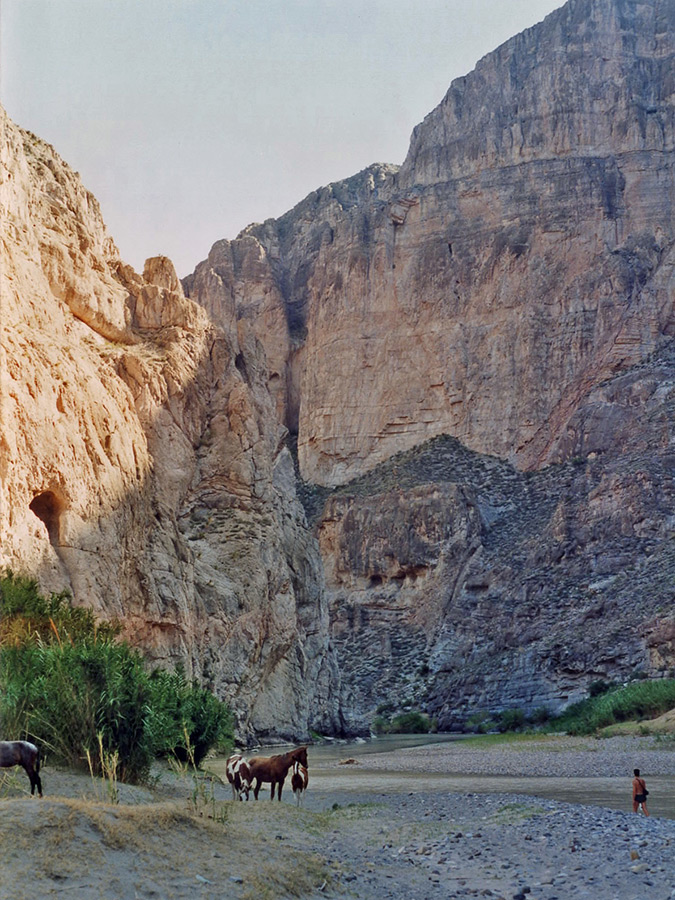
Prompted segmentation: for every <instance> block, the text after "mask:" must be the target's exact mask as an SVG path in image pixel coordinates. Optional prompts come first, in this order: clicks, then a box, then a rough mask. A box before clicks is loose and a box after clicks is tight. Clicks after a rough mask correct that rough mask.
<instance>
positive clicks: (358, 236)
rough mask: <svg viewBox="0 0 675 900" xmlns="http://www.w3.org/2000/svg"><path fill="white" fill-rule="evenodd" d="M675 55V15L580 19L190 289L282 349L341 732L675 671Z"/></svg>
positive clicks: (227, 248)
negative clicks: (338, 678)
mask: <svg viewBox="0 0 675 900" xmlns="http://www.w3.org/2000/svg"><path fill="white" fill-rule="evenodd" d="M674 51H675V2H674V0H658V2H657V0H570V2H568V3H567V4H566V5H565V6H564V7H562V8H561V9H559V10H557V11H556V12H554V13H552V14H551V15H550V16H548V17H547V18H546V19H545V20H544V22H542V23H541V24H540V25H538V26H536V27H534V28H531V29H529V30H528V31H526V32H524V33H523V34H520V35H518V36H517V37H514V38H513V39H512V40H510V41H508V42H507V43H506V44H504V45H503V46H502V47H500V48H498V49H497V50H496V51H495V52H494V53H491V54H489V55H488V56H486V57H485V58H484V59H482V60H481V61H480V62H479V63H478V65H477V66H476V68H475V70H474V71H473V72H471V73H470V74H468V75H467V76H466V77H464V78H460V79H458V80H456V81H455V82H453V84H452V85H451V86H450V89H449V91H448V93H447V95H446V96H445V98H444V99H443V100H442V102H441V103H440V105H439V106H438V107H437V108H436V109H435V110H434V111H433V112H432V113H430V115H429V116H427V118H426V119H425V120H424V122H422V123H421V124H420V125H419V126H418V127H417V128H416V129H415V131H414V133H413V135H412V139H411V144H410V150H409V153H408V156H407V158H406V160H405V162H404V164H403V166H402V167H401V168H400V169H397V168H395V167H391V166H382V165H375V166H372V167H370V168H369V169H366V170H364V171H363V172H361V173H360V174H358V175H356V176H354V177H353V178H351V179H347V180H346V181H343V182H339V183H336V184H332V185H329V186H328V187H325V188H321V189H320V190H317V191H316V192H314V193H313V194H311V195H310V196H309V197H307V198H306V199H305V200H304V201H302V202H301V203H300V204H298V206H296V207H295V208H294V209H293V210H291V211H290V212H289V213H287V214H286V215H284V216H282V217H281V218H280V219H278V220H270V221H267V222H265V223H264V224H262V225H254V226H251V227H249V228H248V229H246V231H245V232H243V233H242V235H240V237H239V238H238V239H237V240H235V241H232V242H228V241H221V242H219V243H218V244H216V245H215V246H214V248H213V249H212V251H211V253H210V255H209V257H208V259H207V260H205V261H204V263H202V264H201V265H200V266H198V267H197V270H196V271H195V273H194V275H193V276H191V277H190V278H189V279H188V280H187V281H186V289H187V290H188V292H189V294H190V296H193V297H194V298H195V299H196V300H198V302H200V303H201V304H202V305H203V306H204V307H205V308H206V309H208V310H209V312H210V313H211V314H212V315H213V316H214V317H215V318H216V320H219V319H227V318H228V317H229V316H241V317H242V318H244V319H246V321H248V322H250V323H251V327H252V328H253V330H254V331H255V333H256V334H257V336H258V338H259V340H260V342H261V343H262V345H263V346H264V347H265V352H266V356H267V360H268V385H269V388H270V391H271V392H272V394H273V396H274V398H275V401H276V406H277V410H278V414H279V416H280V418H281V420H282V421H283V422H284V423H285V424H286V426H287V427H288V428H289V430H290V431H291V432H292V433H295V434H297V447H298V462H299V471H300V474H301V476H302V478H303V479H304V481H305V482H306V483H307V486H308V487H307V491H306V496H307V497H309V498H310V500H311V506H312V508H315V509H316V511H317V516H316V520H315V525H316V529H317V534H318V535H319V539H320V543H321V549H322V556H323V560H324V565H325V569H326V578H327V585H328V589H329V593H330V597H331V623H332V634H333V640H334V644H335V647H336V649H337V652H338V655H339V659H340V665H341V671H342V674H343V695H342V703H343V713H344V715H345V716H346V717H347V719H348V720H349V721H352V722H358V723H359V724H360V725H362V726H363V727H365V726H366V725H367V723H368V722H369V721H371V720H372V717H373V714H374V711H375V709H376V708H377V706H378V705H379V704H381V703H382V702H384V701H388V700H392V699H394V700H395V701H396V702H397V703H398V704H399V705H400V706H402V705H404V703H405V701H406V700H410V699H413V700H415V702H417V703H420V702H422V703H423V704H424V705H426V707H427V708H428V709H429V711H430V712H432V713H434V714H436V715H438V716H439V719H440V721H441V723H442V724H445V725H450V724H453V723H454V722H455V721H457V720H459V719H461V717H462V714H466V712H467V710H469V709H470V708H472V707H475V706H476V705H483V706H486V707H492V708H497V707H499V705H500V704H506V705H508V704H511V705H522V706H525V707H527V708H530V709H531V708H534V707H536V706H537V705H543V704H548V705H551V706H560V705H561V704H562V703H564V702H566V701H567V700H569V699H573V698H575V697H577V696H580V695H581V694H582V693H583V690H584V688H585V686H586V685H587V684H588V682H589V681H590V680H592V679H593V678H614V677H627V676H629V675H630V674H631V673H632V672H634V671H635V670H643V671H646V672H650V673H652V674H664V673H666V672H668V671H669V670H670V669H671V668H673V667H674V666H675V655H674V651H675V647H674V646H673V634H675V609H674V607H675V572H674V570H673V563H672V559H673V524H672V523H673V514H674V512H675V510H674V509H673V492H672V459H673V456H672V453H673V426H672V422H673V416H672V385H673V358H672V345H673V337H674V336H675V313H674V307H673V302H674V298H675V274H674V269H673V266H674V263H675V227H674V226H675V221H674V214H673V210H674V209H675V204H674V202H673V201H674V200H675V177H674V165H675V152H674V151H675V146H674V144H675V63H674V56H673V54H674ZM440 435H450V436H452V437H453V438H454V439H455V440H456V441H458V443H453V444H451V445H450V447H449V448H448V447H447V446H446V445H445V444H441V445H438V444H436V443H434V442H433V440H432V443H431V444H429V445H428V447H427V450H425V453H427V452H428V454H430V459H431V460H432V461H433V465H431V464H430V465H429V466H427V465H426V464H425V466H423V467H422V469H421V471H420V470H419V469H418V468H416V467H415V465H413V463H412V462H411V461H410V459H409V458H408V457H407V456H406V455H405V453H404V456H403V457H401V458H400V459H399V457H396V459H399V462H398V463H397V464H396V466H395V468H396V470H397V472H398V473H399V474H395V473H394V474H393V473H392V468H391V466H392V464H390V463H388V462H387V460H389V459H390V458H391V457H392V455H393V454H397V453H401V452H404V451H409V452H410V453H412V454H413V457H412V459H416V457H415V451H414V450H413V449H412V448H415V447H419V446H421V445H423V444H425V442H428V441H429V440H430V439H433V438H434V437H435V436H440ZM439 446H440V449H439ZM453 448H454V449H453ZM436 453H440V458H439V459H437V458H436V457H435V455H434V454H436ZM467 453H469V456H468V457H467V456H466V454H467ZM472 454H473V455H472ZM425 458H426V457H425ZM467 460H470V461H471V464H469V462H468V461H467ZM586 460H588V462H584V465H583V466H582V465H580V464H581V462H582V461H586ZM551 464H554V467H553V468H552V469H549V468H547V467H549V466H551ZM410 466H412V470H411V469H410ZM486 467H487V470H489V471H490V472H491V473H492V476H494V477H492V479H487V480H486V478H485V477H484V470H485V469H486ZM427 468H430V469H431V471H432V472H433V473H434V474H433V477H432V476H431V475H430V476H429V479H428V480H425V478H424V477H423V474H424V471H426V469H427ZM401 472H406V473H407V475H406V478H407V482H406V486H404V485H403V482H402V481H401V477H400V473H401ZM383 473H385V474H386V473H388V475H387V477H385V475H384V474H383ZM526 473H530V474H526ZM311 485H314V486H315V487H314V488H311ZM316 486H325V487H327V488H333V489H335V493H334V494H333V495H332V496H330V495H327V494H326V493H325V492H323V493H322V492H321V491H320V490H319V489H318V488H317V487H316ZM507 487H508V490H507ZM380 488H382V489H381V490H380ZM317 497H328V499H327V500H326V501H325V505H324V506H321V504H320V503H319V502H318V500H317Z"/></svg>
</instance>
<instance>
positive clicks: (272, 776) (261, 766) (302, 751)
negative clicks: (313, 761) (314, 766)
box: [248, 747, 307, 800]
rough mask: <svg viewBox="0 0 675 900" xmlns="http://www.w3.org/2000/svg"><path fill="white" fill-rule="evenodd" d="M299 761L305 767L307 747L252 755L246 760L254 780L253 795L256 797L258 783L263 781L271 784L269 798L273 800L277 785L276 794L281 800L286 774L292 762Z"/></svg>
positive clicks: (258, 787) (258, 789) (258, 788)
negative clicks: (270, 754) (275, 754)
mask: <svg viewBox="0 0 675 900" xmlns="http://www.w3.org/2000/svg"><path fill="white" fill-rule="evenodd" d="M295 762H300V763H302V764H303V766H304V767H305V768H307V747H296V748H295V750H290V751H289V752H288V753H282V754H280V755H279V756H253V757H251V759H249V761H248V767H249V770H250V772H251V780H255V787H254V788H253V796H254V797H255V799H256V800H257V799H258V792H259V791H260V785H261V784H262V783H263V782H269V784H271V786H272V788H271V790H272V793H271V796H270V800H274V788H275V787H277V786H278V791H277V796H278V798H279V800H281V789H282V788H283V786H284V781H285V780H286V775H287V774H288V770H289V769H290V768H291V766H292V765H293V763H295Z"/></svg>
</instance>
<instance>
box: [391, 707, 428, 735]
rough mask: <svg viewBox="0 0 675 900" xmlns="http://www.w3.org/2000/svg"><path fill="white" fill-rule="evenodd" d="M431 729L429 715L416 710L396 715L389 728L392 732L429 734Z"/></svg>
mask: <svg viewBox="0 0 675 900" xmlns="http://www.w3.org/2000/svg"><path fill="white" fill-rule="evenodd" d="M430 730H431V721H430V719H429V716H425V715H424V713H421V712H414V711H412V712H406V713H402V714H401V715H400V716H394V718H393V719H392V721H391V725H390V728H389V731H390V733H391V734H428V733H429V731H430Z"/></svg>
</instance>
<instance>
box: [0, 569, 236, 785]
mask: <svg viewBox="0 0 675 900" xmlns="http://www.w3.org/2000/svg"><path fill="white" fill-rule="evenodd" d="M120 632H121V626H120V625H119V624H118V623H116V622H105V621H100V620H98V619H97V618H96V616H95V615H94V613H93V612H92V611H91V610H90V609H87V608H83V607H76V606H72V605H71V602H70V596H69V595H68V593H66V592H63V593H59V594H54V593H52V594H50V595H49V596H44V595H42V594H41V593H40V591H39V589H38V585H37V582H35V581H34V580H33V579H30V578H26V577H23V576H18V575H15V574H13V573H12V572H6V573H5V574H4V575H3V576H2V577H1V578H0V733H2V735H3V737H5V738H7V739H19V738H25V739H28V740H31V741H33V742H34V743H36V744H37V745H38V746H39V747H40V748H41V751H42V752H43V753H44V752H46V753H47V754H48V755H49V757H50V759H53V760H54V761H55V762H57V763H60V764H63V765H67V766H71V767H75V768H85V769H86V768H87V767H89V768H90V769H91V770H92V773H93V774H96V775H106V774H109V773H110V769H111V766H112V767H113V768H114V770H115V772H114V774H115V778H117V779H119V780H120V781H127V782H131V783H139V782H143V781H144V780H146V779H147V778H148V776H149V773H150V767H151V765H152V762H153V760H154V759H155V758H156V757H159V756H164V757H172V758H175V759H177V760H179V761H183V762H185V761H190V762H192V763H194V765H195V766H198V765H199V764H200V762H201V761H202V760H203V758H204V757H205V756H206V754H207V752H208V751H209V750H210V749H211V748H212V747H214V746H218V747H219V748H221V749H222V750H223V751H227V750H229V748H230V747H231V745H232V735H233V727H232V716H231V713H230V711H229V709H228V708H227V707H226V706H225V704H223V703H221V702H220V701H219V700H218V699H217V698H216V697H215V696H214V695H213V694H212V693H211V692H210V691H208V690H206V689H204V688H202V687H200V686H199V685H198V684H197V682H191V681H190V680H189V679H188V678H187V677H186V675H185V673H184V672H183V671H182V670H181V669H176V670H175V671H173V672H168V671H163V670H159V669H156V670H152V671H151V670H149V669H148V667H147V665H146V663H145V661H144V659H143V657H142V656H141V654H140V653H139V652H138V651H137V650H135V649H134V648H132V647H131V646H130V645H129V644H128V643H127V642H126V641H124V640H121V639H120Z"/></svg>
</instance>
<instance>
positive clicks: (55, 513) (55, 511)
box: [29, 491, 64, 547]
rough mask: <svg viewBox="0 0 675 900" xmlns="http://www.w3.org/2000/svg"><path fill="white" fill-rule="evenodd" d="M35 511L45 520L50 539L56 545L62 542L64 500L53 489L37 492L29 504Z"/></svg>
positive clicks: (39, 517)
mask: <svg viewBox="0 0 675 900" xmlns="http://www.w3.org/2000/svg"><path fill="white" fill-rule="evenodd" d="M29 508H30V509H31V510H32V512H33V513H35V515H36V516H37V517H38V519H40V520H41V521H42V522H44V524H45V526H46V528H47V534H48V535H49V541H50V543H51V544H52V546H54V547H58V546H59V544H60V543H61V513H62V512H63V509H64V503H63V500H62V499H61V498H60V497H58V496H57V495H56V494H55V493H54V492H53V491H41V492H40V493H39V494H36V495H35V496H34V497H33V499H32V500H31V502H30V504H29Z"/></svg>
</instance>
